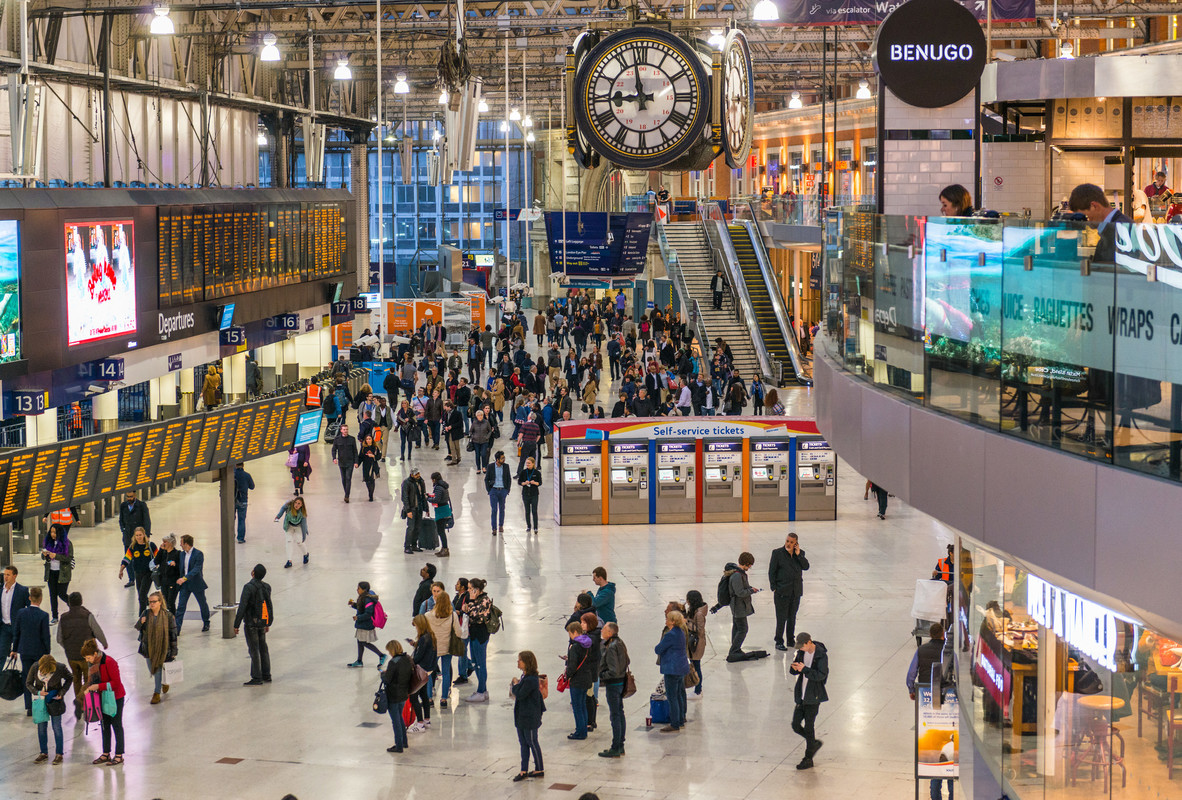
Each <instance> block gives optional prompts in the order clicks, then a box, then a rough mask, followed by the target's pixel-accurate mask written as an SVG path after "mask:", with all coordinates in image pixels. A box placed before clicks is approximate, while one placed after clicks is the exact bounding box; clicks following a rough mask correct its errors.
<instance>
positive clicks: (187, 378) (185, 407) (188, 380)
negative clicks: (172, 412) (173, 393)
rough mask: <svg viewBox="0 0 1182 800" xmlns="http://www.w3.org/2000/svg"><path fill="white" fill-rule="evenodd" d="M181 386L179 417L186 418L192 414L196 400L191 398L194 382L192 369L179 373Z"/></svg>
mask: <svg viewBox="0 0 1182 800" xmlns="http://www.w3.org/2000/svg"><path fill="white" fill-rule="evenodd" d="M179 375H180V378H179V380H180V384H181V407H180V415H181V416H182V417H183V416H186V415H188V414H192V413H193V409H194V408H195V407H196V400H195V399H194V397H193V385H194V383H195V380H194V378H193V370H192V369H182V370H181V371H180V373H179Z"/></svg>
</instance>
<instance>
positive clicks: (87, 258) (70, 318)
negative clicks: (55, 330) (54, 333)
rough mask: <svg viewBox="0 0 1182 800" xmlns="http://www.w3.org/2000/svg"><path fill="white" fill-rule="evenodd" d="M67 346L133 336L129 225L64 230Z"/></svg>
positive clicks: (124, 222) (93, 224)
mask: <svg viewBox="0 0 1182 800" xmlns="http://www.w3.org/2000/svg"><path fill="white" fill-rule="evenodd" d="M65 262H66V264H65V266H66V332H67V338H66V341H67V344H70V345H77V344H84V343H86V342H94V341H98V340H100V339H109V338H111V337H112V336H123V335H125V334H129V333H135V311H136V308H135V228H134V225H133V223H132V221H131V220H120V221H117V222H82V223H76V222H71V223H67V224H66V228H65Z"/></svg>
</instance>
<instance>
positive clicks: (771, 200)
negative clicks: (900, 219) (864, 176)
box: [730, 194, 875, 227]
mask: <svg viewBox="0 0 1182 800" xmlns="http://www.w3.org/2000/svg"><path fill="white" fill-rule="evenodd" d="M874 202H875V197H874V195H869V194H839V195H835V196H833V197H828V196H826V197H820V196H818V195H816V194H811V195H782V194H781V195H775V196H774V197H763V196H754V195H748V196H744V197H735V198H732V199H731V200H730V207H731V208H732V209H734V215H735V219H744V218H747V215H748V214H750V219H754V220H755V221H757V222H776V223H780V224H783V225H810V226H814V227H816V226H819V225H820V224H821V221H822V219H823V218H824V216H825V209H827V208H833V207H845V206H872V205H874Z"/></svg>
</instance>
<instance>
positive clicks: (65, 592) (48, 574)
mask: <svg viewBox="0 0 1182 800" xmlns="http://www.w3.org/2000/svg"><path fill="white" fill-rule="evenodd" d="M69 530H70V529H69V528H66V527H64V526H62V525H56V524H55V525H50V526H49V532H48V533H46V534H45V541H44V542H43V543H42V545H41V558H43V559H44V560H45V584H46V585H47V586H48V587H49V608H50V611H51V612H52V616H53V619H52V620H51V621H50V624H51V625H53V624H56V623H57V601H58V598H61V599H62V600H63V601H65V602H66V603H69V602H70V600H69V598H70V577H71V576H72V574H73V571H74V543H73V542H71V541H70V538H69Z"/></svg>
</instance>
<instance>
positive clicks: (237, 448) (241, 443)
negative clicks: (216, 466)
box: [227, 403, 271, 466]
mask: <svg viewBox="0 0 1182 800" xmlns="http://www.w3.org/2000/svg"><path fill="white" fill-rule="evenodd" d="M256 418H258V422H259V423H261V424H259V425H258V427H257V428H256V427H255V420H256ZM270 419H271V404H270V403H264V404H263V405H262V406H259V407H257V408H251V407H249V406H248V407H246V408H244V409H242V411H241V412H240V413H239V415H238V429H239V431H240V434H239V435H238V436H235V437H234V438H233V440H232V441H231V443H230V457H229V458H230V460H229V461H228V462H227V463H228V464H229V465H230V466H234V465H235V464H237V463H238V462H239V461H242V460H244V459H245V458H246V452H247V450H248V449H250V443H251V440H252V439H253V440H254V441H255V445H256V446H255V452H256V453H257V452H259V451H261V450H262V449H263V431H264V430H265V429H266V426H267V423H268V422H269V421H270ZM256 437H257V438H256Z"/></svg>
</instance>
